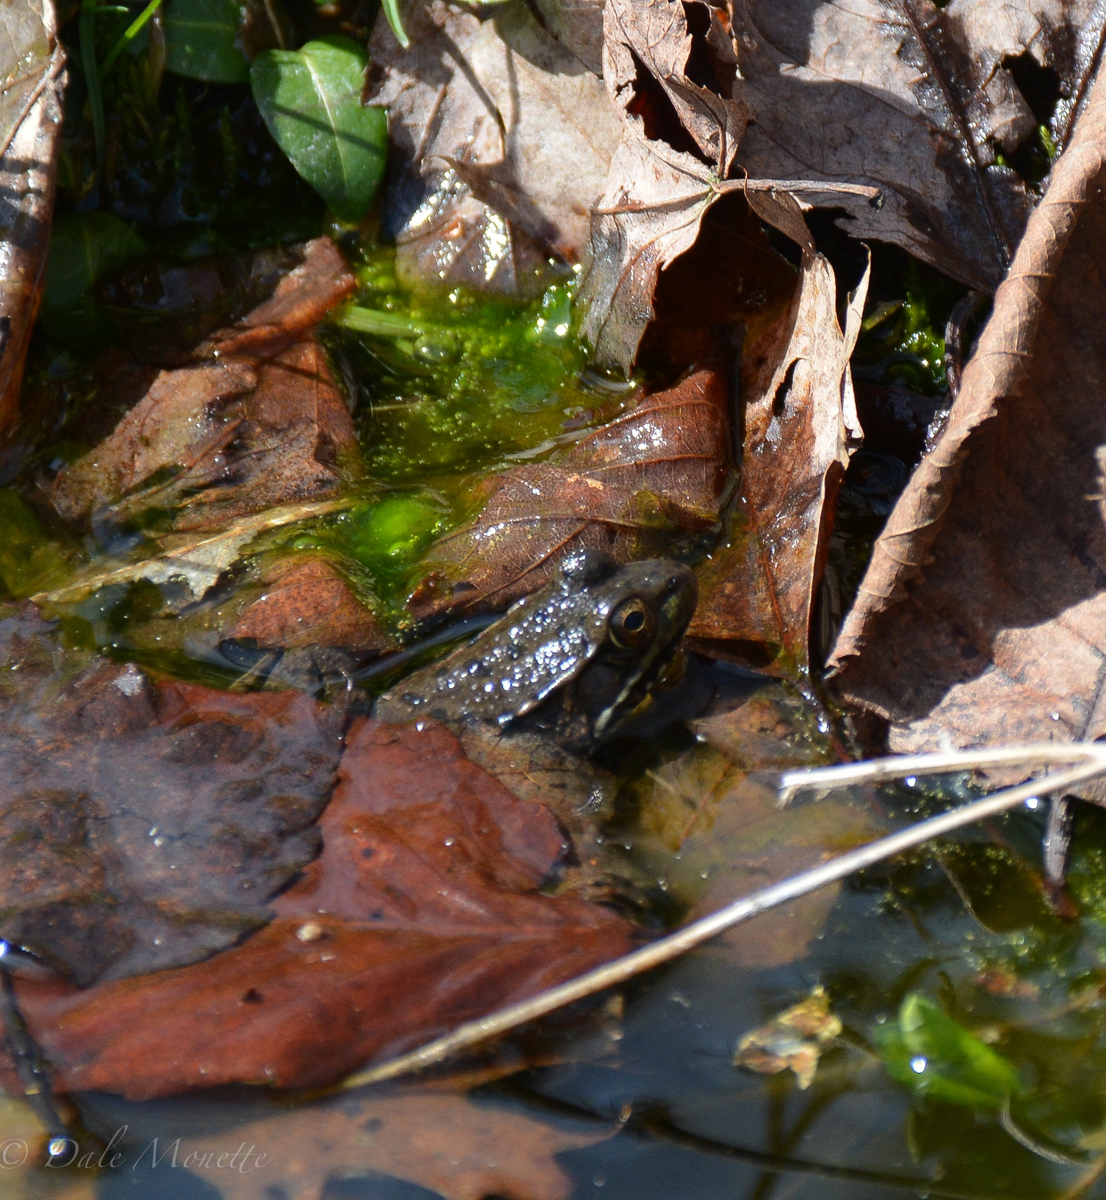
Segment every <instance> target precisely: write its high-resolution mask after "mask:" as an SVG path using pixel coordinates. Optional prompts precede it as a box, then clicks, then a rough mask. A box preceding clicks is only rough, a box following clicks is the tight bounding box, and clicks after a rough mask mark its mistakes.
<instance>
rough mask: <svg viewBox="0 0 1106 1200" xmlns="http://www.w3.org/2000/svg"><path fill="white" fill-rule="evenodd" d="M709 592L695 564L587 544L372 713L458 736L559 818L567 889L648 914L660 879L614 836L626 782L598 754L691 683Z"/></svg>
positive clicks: (482, 761) (525, 796)
mask: <svg viewBox="0 0 1106 1200" xmlns="http://www.w3.org/2000/svg"><path fill="white" fill-rule="evenodd" d="M697 598H698V588H697V584H696V579H695V574H694V572H693V571H692V570H691V569H690V568H689V567H687V566H685V565H684V564H682V563H679V562H676V561H674V560H671V559H650V560H647V561H642V562H633V563H629V564H626V565H622V566H620V565H619V564H618V563H617V562H616V561H615V560H614V559H613V558H612V557H611V556H610V555H608V554H606V553H604V552H602V551H598V550H591V549H581V550H576V551H574V552H572V553H570V554H568V555H566V556H565V557H564V558H563V559H562V560H561V562H560V565H559V567H558V568H557V570H556V571H555V573H554V575H553V577H552V578H551V579H550V580H549V582H548V583H546V584H545V586H543V587H542V588H540V589H539V590H537V591H536V592H534V593H532V594H531V595H530V596H528V597H526V598H524V599H522V600H520V601H518V602H516V603H515V604H514V605H513V606H512V607H511V608H510V609H508V610H507V612H506V614H505V615H504V616H503V617H502V618H501V619H500V620H498V621H497V622H496V623H495V624H493V625H491V626H490V627H489V628H487V629H486V630H485V631H484V632H483V633H481V634H480V635H479V636H477V637H476V638H475V639H474V640H472V641H471V642H469V643H468V644H466V645H464V646H461V647H460V648H459V649H457V650H454V651H453V652H452V653H451V654H449V655H447V656H446V657H445V658H443V659H441V660H439V661H438V662H436V663H433V664H431V665H430V666H427V667H424V668H422V669H420V670H417V671H415V672H414V673H413V674H411V675H409V676H407V678H405V679H403V680H402V681H401V682H400V683H398V684H396V685H395V686H394V687H393V688H392V689H391V690H389V691H387V692H385V693H384V694H383V695H382V696H380V697H379V699H378V700H377V702H376V706H375V708H374V710H373V716H374V717H376V718H377V719H380V720H383V721H386V722H390V723H411V722H416V723H417V722H420V721H423V720H432V721H436V722H438V723H440V724H443V725H445V726H446V727H447V728H450V729H451V730H452V731H453V732H454V733H455V734H456V736H457V737H458V738H459V740H460V741H461V744H462V746H463V748H464V751H465V753H466V755H467V756H468V758H469V759H470V760H471V761H473V762H475V763H477V764H478V765H479V766H482V767H484V769H485V770H487V771H489V772H490V773H491V774H493V775H494V776H495V777H496V778H497V779H498V780H499V782H500V783H502V784H503V785H504V786H506V787H507V788H508V789H509V790H510V791H512V792H514V794H515V795H516V796H517V797H518V798H519V799H521V800H524V801H536V802H538V803H542V804H544V805H545V806H546V807H547V808H549V809H551V811H552V812H553V813H554V815H555V816H556V817H557V819H558V821H559V822H560V825H561V828H562V830H563V832H564V834H565V839H566V853H565V860H564V863H563V865H562V870H561V873H560V876H559V879H558V881H557V883H556V886H555V890H557V891H558V892H562V893H563V892H566V891H571V892H573V893H574V894H577V895H586V896H587V897H588V898H590V899H598V900H603V901H607V902H612V903H615V904H617V905H618V906H619V907H623V908H625V909H628V910H631V911H634V910H637V911H640V910H642V909H644V908H647V907H649V901H648V898H647V897H646V895H645V893H646V892H647V891H648V889H649V887H650V886H651V885H650V883H649V881H648V880H647V879H645V878H644V877H643V876H642V874H641V872H640V871H639V870H638V869H637V868H636V867H635V866H634V865H633V864H632V863H631V862H630V860H629V859H627V858H626V856H625V854H624V852H623V851H621V850H620V849H619V848H618V847H616V846H614V845H612V844H611V843H610V842H609V841H608V840H607V839H605V838H604V836H603V826H604V822H605V821H606V819H607V818H608V817H609V816H610V815H611V811H612V808H613V804H614V798H615V793H616V791H617V781H616V780H615V778H614V777H613V776H612V775H611V774H610V773H609V772H607V771H606V770H604V769H603V768H602V767H601V766H599V765H598V764H596V763H595V762H594V761H593V760H592V759H591V757H590V756H591V755H592V754H593V753H594V752H595V751H596V750H598V749H600V748H601V747H602V746H604V745H605V744H606V743H608V742H610V741H611V740H612V739H614V738H616V737H618V736H619V735H621V734H625V733H627V732H630V731H632V730H633V729H634V727H635V725H637V724H638V723H639V722H641V720H642V718H643V716H645V715H646V714H648V713H649V710H650V709H651V707H652V706H653V705H654V704H655V703H657V702H658V699H659V698H661V697H663V695H664V694H665V693H671V692H672V691H673V690H674V689H675V688H677V687H678V686H679V683H680V680H681V678H682V676H683V673H684V667H685V664H686V659H685V656H684V654H683V652H682V650H681V646H680V643H681V641H682V639H683V636H684V633H685V632H686V630H687V627H688V625H689V624H690V622H691V618H692V615H693V614H694V612H695V604H696V600H697Z"/></svg>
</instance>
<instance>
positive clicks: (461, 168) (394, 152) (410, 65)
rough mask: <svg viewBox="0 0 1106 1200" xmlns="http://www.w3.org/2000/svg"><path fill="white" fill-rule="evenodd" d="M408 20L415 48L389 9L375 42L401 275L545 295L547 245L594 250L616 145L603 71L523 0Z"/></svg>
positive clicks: (424, 10)
mask: <svg viewBox="0 0 1106 1200" xmlns="http://www.w3.org/2000/svg"><path fill="white" fill-rule="evenodd" d="M405 19H406V21H407V23H408V30H409V33H410V37H411V46H410V48H409V49H407V50H402V49H401V48H400V46H399V44H398V43H397V42H396V40H395V37H394V35H393V34H392V32H391V30H390V28H389V27H388V24H387V22H386V21H385V20H384V17H383V15H381V17H380V18H379V19H378V21H377V25H376V29H375V31H374V34H373V38H372V42H371V46H370V49H371V54H372V63H373V79H374V81H375V84H374V86H373V87H372V88H371V93H372V96H371V102H372V103H374V104H379V105H383V106H386V107H387V109H388V134H389V148H390V160H389V183H388V190H387V195H386V198H385V202H384V219H385V226H386V228H387V231H388V233H389V234H390V235H391V236H394V237H395V239H396V244H397V258H396V269H397V272H398V274H399V276H400V278H401V279H403V280H405V281H406V282H407V283H409V284H412V285H414V286H423V287H433V288H441V289H444V290H448V289H449V288H451V287H454V286H456V285H458V284H464V285H465V286H467V287H470V288H473V289H475V290H477V291H493V292H500V293H505V294H508V295H529V294H531V293H533V292H534V291H535V289H536V290H537V291H540V290H541V288H542V287H543V286H544V282H545V281H547V278H548V266H547V261H546V260H547V259H548V257H549V255H550V254H555V255H557V256H558V257H559V258H561V259H563V260H564V261H565V262H568V263H576V262H579V261H580V260H581V258H582V257H583V255H584V252H585V250H586V248H587V243H588V230H589V220H590V217H589V214H590V210H591V207H592V205H593V204H594V202H595V199H596V197H597V196H598V195H599V193H600V191H601V190H602V187H603V179H604V177H605V175H606V172H607V167H608V164H609V163H610V158H611V154H612V153H613V152H614V147H615V145H616V144H617V142H618V119H617V117H616V116H615V114H614V113H613V112H612V111H611V107H610V104H609V103H608V101H607V97H606V93H605V91H604V89H603V84H602V81H601V80H599V79H597V78H596V77H595V75H593V74H592V73H591V72H590V71H589V70H588V69H587V68H586V67H584V66H583V64H582V63H581V62H580V61H579V59H577V58H576V57H575V56H574V55H573V54H572V52H571V51H570V50H569V49H567V48H566V47H565V46H563V45H562V44H561V43H560V42H558V41H557V40H555V39H554V38H553V37H551V36H550V34H549V33H547V32H546V31H545V30H544V29H542V27H541V26H540V25H539V24H538V22H537V20H536V19H535V18H534V16H533V15H532V14H531V13H530V12H529V11H528V10H527V9H526V8H525V7H523V6H512V7H509V8H503V9H500V10H498V11H497V12H496V14H495V17H494V19H491V20H488V19H483V18H481V17H478V16H477V15H476V14H475V13H470V12H466V11H463V10H461V9H458V8H455V7H451V6H449V5H447V4H445V3H444V2H443V0H430V2H429V3H420V4H416V5H413V6H412V8H411V11H410V12H409V14H408V16H407V17H406V18H405ZM378 74H379V75H380V78H379V79H377V75H378Z"/></svg>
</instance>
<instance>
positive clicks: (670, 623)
mask: <svg viewBox="0 0 1106 1200" xmlns="http://www.w3.org/2000/svg"><path fill="white" fill-rule="evenodd" d="M668 565H669V566H670V567H671V571H670V574H669V576H668V578H667V579H666V580H665V581H664V586H663V590H662V591H661V595H660V600H659V602H658V603H657V607H656V612H657V636H656V638H655V639H654V641H653V645H652V646H651V647H650V648H649V650H648V652H647V653H645V654H644V655H642V657H641V658H640V659H639V660H638V663H637V665H636V666H635V668H634V669H633V670H632V671H631V672H630V673H629V674H628V675H627V676H626V678H625V680H624V681H623V684H622V687H621V688H620V689H619V692H618V694H617V695H616V696H615V698H614V700H613V701H612V702H611V703H610V704H609V705H607V707H606V708H604V709H603V710H602V711H601V712H600V713H599V714H598V715H597V716H596V718H595V721H594V724H593V726H592V729H593V731H594V738H595V741H596V742H600V741H604V740H605V739H607V738H610V737H613V736H614V735H615V734H616V733H617V732H618V730H619V729H620V728H621V727H622V726H623V725H624V724H626V723H627V722H628V721H629V720H630V719H631V718H632V717H634V716H636V715H637V714H638V712H639V710H641V709H643V708H644V707H645V706H646V705H647V704H648V703H649V702H650V700H651V697H652V692H653V689H654V688H655V687H657V686H658V685H659V684H660V683H661V682H662V680H667V677H669V676H670V674H671V673H672V672H676V673H678V674H682V667H683V666H684V664H685V660H684V658H683V653H682V651H681V650H680V642H681V641H682V640H683V636H684V634H685V633H686V632H687V627H688V625H690V624H691V618H692V617H693V616H694V615H695V604H696V602H697V600H698V595H699V593H698V586H697V582H696V579H695V575H694V573H693V572H692V571H691V569H690V568H689V567H685V566H684V565H683V564H682V563H671V564H668ZM676 681H677V680H676V679H672V682H673V683H675V682H676Z"/></svg>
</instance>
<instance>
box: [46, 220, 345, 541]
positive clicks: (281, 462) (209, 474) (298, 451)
mask: <svg viewBox="0 0 1106 1200" xmlns="http://www.w3.org/2000/svg"><path fill="white" fill-rule="evenodd" d="M354 284H355V280H354V277H353V275H352V273H351V272H350V271H349V269H348V268H347V266H346V264H345V262H344V260H343V259H342V256H341V255H340V254H339V252H338V249H337V247H336V246H335V245H334V243H333V242H331V241H330V240H329V239H328V238H318V239H316V240H315V241H313V242H310V243H308V245H307V246H306V247H305V250H304V258H303V262H302V264H301V265H300V266H299V267H297V268H296V269H295V270H293V271H292V272H290V273H289V274H288V275H287V276H285V277H284V278H283V279H282V280H281V282H280V283H279V284H278V286H277V289H276V292H275V293H274V295H273V297H272V298H271V299H270V300H269V301H267V302H265V303H264V304H262V305H260V306H259V307H258V308H256V309H254V311H253V312H251V313H250V314H249V315H248V316H246V317H245V318H244V319H243V320H242V321H240V322H239V323H238V324H237V325H235V326H233V327H231V328H230V329H225V330H222V331H220V332H219V333H216V334H215V335H213V336H212V337H211V338H209V339H208V340H207V341H205V342H203V343H202V344H201V345H200V346H198V347H197V348H196V350H195V352H194V361H193V364H192V365H190V366H186V367H181V368H179V369H176V370H171V371H162V372H161V373H160V374H159V375H158V376H157V378H156V379H155V380H154V382H153V384H152V385H151V386H150V389H149V391H148V392H147V393H146V395H145V396H144V397H143V398H142V399H141V400H140V401H139V402H138V404H137V405H135V407H134V408H132V409H131V411H130V412H129V413H128V414H127V415H126V416H125V417H124V418H123V420H122V421H120V422H119V424H118V425H117V426H116V428H115V430H114V432H113V433H111V434H110V435H109V437H108V438H107V439H105V441H103V442H102V443H101V444H100V445H99V446H97V447H96V448H95V449H94V450H92V451H91V452H90V453H88V454H86V455H85V456H84V457H83V458H81V459H79V460H78V461H77V462H75V463H73V464H72V465H71V466H69V467H66V468H64V469H63V470H62V471H61V472H60V473H59V474H58V476H57V479H56V480H55V483H54V487H53V495H52V499H53V502H54V505H55V507H56V508H57V510H58V511H59V512H60V513H61V514H62V516H64V517H66V518H68V519H70V520H79V521H95V522H104V521H110V522H113V523H128V522H130V521H133V520H135V519H136V518H137V517H139V516H140V515H141V514H142V513H144V512H147V511H150V510H153V511H155V512H156V511H159V510H168V511H169V512H170V513H171V518H172V526H173V528H174V529H175V530H177V531H183V530H189V531H210V532H215V531H221V530H222V529H223V527H224V526H225V525H226V524H227V523H228V522H230V521H233V520H235V519H238V518H241V517H244V516H248V515H250V514H254V513H258V512H260V511H263V510H265V509H268V508H272V507H275V506H278V505H290V504H297V503H304V502H307V501H317V500H322V499H326V498H327V497H330V496H332V495H333V494H334V493H335V491H336V490H337V488H338V486H339V483H340V476H339V470H340V468H341V466H342V464H343V463H345V464H346V465H349V464H350V463H351V462H352V461H353V460H354V459H355V457H356V454H357V439H356V434H355V431H354V427H353V421H352V418H351V417H350V414H349V410H348V408H347V407H346V402H345V400H344V399H343V397H342V395H341V393H340V392H339V390H338V387H337V385H336V384H335V382H334V379H333V377H332V375H331V372H330V368H329V366H328V365H327V362H326V357H325V355H324V353H323V350H322V348H321V347H320V346H319V345H318V344H317V343H316V341H315V340H314V338H313V336H312V333H311V331H312V328H313V327H314V326H315V325H316V324H317V323H318V322H319V321H320V320H321V319H322V318H323V316H325V315H326V313H327V312H328V311H329V310H330V309H331V308H332V307H333V306H334V305H336V304H338V303H339V302H340V301H341V300H343V299H344V298H345V297H346V296H348V295H349V293H350V292H351V291H352V290H353V287H354Z"/></svg>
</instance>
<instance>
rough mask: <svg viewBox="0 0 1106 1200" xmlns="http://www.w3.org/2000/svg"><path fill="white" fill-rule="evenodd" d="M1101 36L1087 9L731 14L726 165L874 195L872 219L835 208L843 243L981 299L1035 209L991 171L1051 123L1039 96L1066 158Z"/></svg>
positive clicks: (849, 8)
mask: <svg viewBox="0 0 1106 1200" xmlns="http://www.w3.org/2000/svg"><path fill="white" fill-rule="evenodd" d="M1102 36H1103V18H1102V13H1101V9H1100V8H1099V7H1098V6H1097V5H1096V4H1095V3H1093V0H1013V2H1011V0H951V3H948V4H934V3H931V2H930V0H824V2H823V3H817V2H814V3H795V2H793V0H784V2H781V0H733V4H732V37H733V46H734V49H735V51H736V53H737V57H738V60H739V63H740V75H739V77H738V78H737V79H736V81H735V84H734V89H733V95H734V97H735V98H736V99H738V100H740V101H741V103H742V104H744V105H745V106H746V108H747V111H748V113H749V126H748V129H747V131H746V133H745V136H744V138H743V139H742V143H741V149H740V151H739V153H738V158H737V162H738V164H739V165H740V166H741V167H744V168H745V169H746V170H747V171H748V172H749V173H750V174H751V175H753V176H768V177H777V178H778V177H784V178H799V179H807V180H814V179H826V180H835V181H838V182H855V183H871V184H874V185H876V186H877V187H878V188H879V190H880V193H881V195H882V197H883V204H882V206H881V207H879V208H878V209H877V208H873V207H872V206H871V205H870V204H868V203H866V202H865V201H864V200H862V199H861V198H859V197H849V196H847V195H842V196H840V197H837V198H835V199H833V200H832V203H833V204H834V205H835V206H837V207H841V208H844V209H845V210H846V211H847V212H848V219H847V220H846V221H845V222H844V224H845V227H846V228H847V229H848V231H849V233H851V234H852V235H853V236H855V237H875V238H880V239H882V240H884V241H889V242H894V243H895V244H897V245H900V246H902V247H903V248H904V249H906V250H908V251H909V252H910V253H911V254H914V255H916V256H917V257H919V258H921V259H924V260H925V261H926V262H929V263H932V264H933V265H934V266H936V267H937V268H938V269H939V270H941V271H943V272H945V274H947V275H951V276H953V277H954V278H956V279H960V280H963V281H964V282H965V283H967V284H969V285H970V286H972V287H976V288H980V289H982V290H985V291H991V290H993V289H994V288H995V287H996V286H997V284H998V283H999V282H1000V280H1001V279H1002V277H1003V275H1004V273H1005V271H1006V268H1007V266H1008V264H1009V262H1010V259H1011V257H1012V255H1013V252H1014V247H1015V246H1016V245H1017V243H1018V239H1019V237H1020V236H1021V231H1022V229H1023V227H1024V225H1025V221H1026V218H1027V216H1028V214H1029V211H1030V208H1031V206H1032V202H1033V200H1034V199H1035V197H1034V195H1033V193H1032V192H1031V191H1030V190H1029V189H1028V188H1027V186H1026V184H1025V183H1024V181H1023V180H1022V178H1020V177H1019V175H1018V174H1016V173H1015V171H1014V170H1013V169H1012V168H1011V167H1010V166H1008V165H1005V164H1004V162H1003V157H1002V156H1006V157H1007V158H1009V157H1010V156H1011V155H1013V154H1014V152H1015V151H1016V150H1017V149H1018V148H1019V147H1022V146H1023V145H1024V144H1025V143H1026V142H1027V141H1028V140H1029V139H1031V138H1032V137H1034V136H1035V134H1036V130H1037V127H1038V125H1040V124H1042V123H1048V122H1049V114H1048V113H1047V112H1040V113H1036V114H1035V113H1034V111H1033V110H1032V108H1031V103H1033V102H1038V103H1040V100H1039V99H1038V95H1037V93H1038V92H1039V93H1040V94H1041V95H1042V96H1047V93H1048V92H1049V90H1050V89H1051V90H1052V92H1053V100H1054V102H1056V109H1055V112H1054V113H1053V114H1052V115H1051V124H1052V137H1053V139H1054V141H1055V142H1056V143H1057V144H1059V145H1063V143H1064V141H1065V138H1066V135H1067V131H1068V126H1069V123H1070V120H1071V117H1072V114H1073V112H1074V111H1075V109H1076V108H1077V107H1078V104H1079V102H1080V100H1081V99H1082V98H1083V93H1084V89H1085V87H1086V84H1087V81H1088V79H1089V76H1090V74H1091V72H1093V70H1094V67H1095V64H1096V63H1097V62H1098V61H1099V54H1100V48H1101V39H1102ZM1022 88H1026V90H1027V91H1028V94H1029V97H1030V100H1029V102H1027V99H1026V96H1025V95H1023V92H1022Z"/></svg>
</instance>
